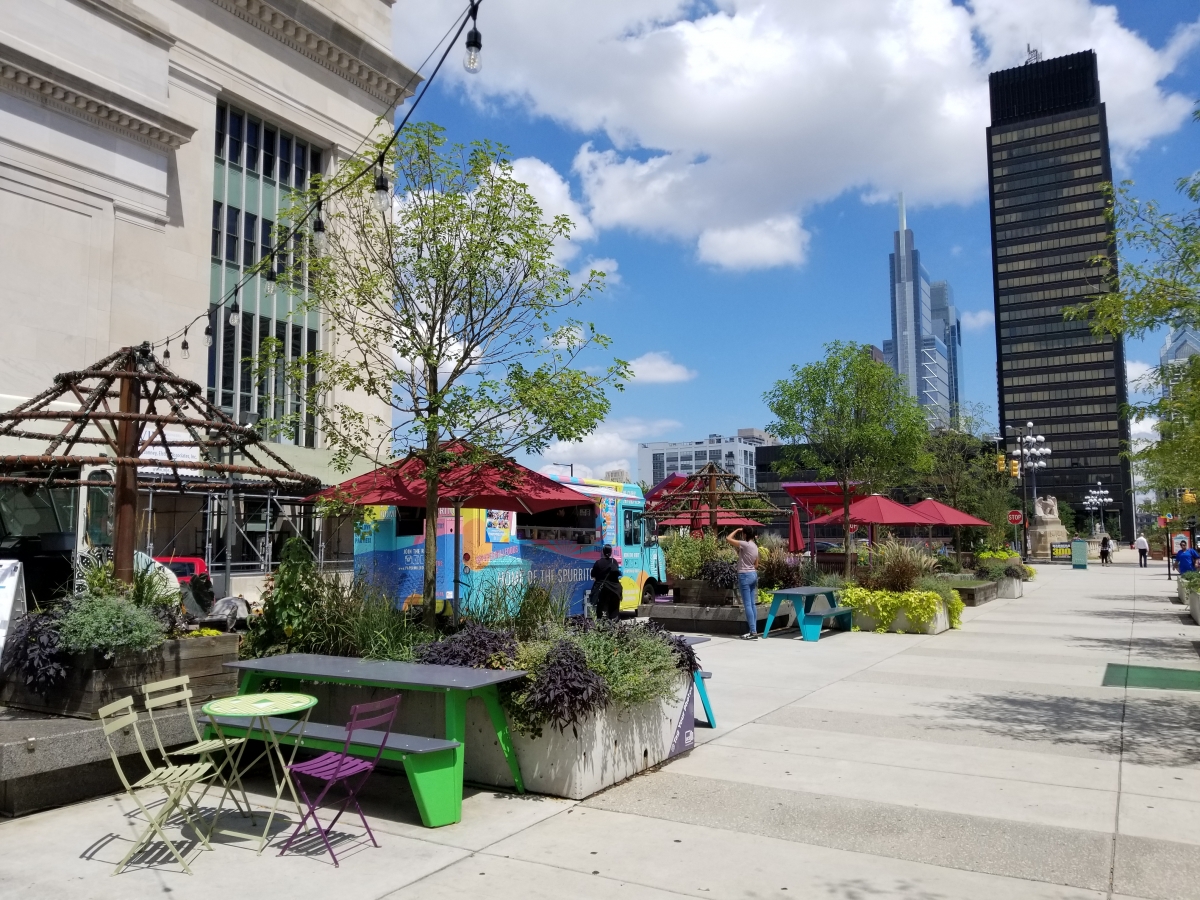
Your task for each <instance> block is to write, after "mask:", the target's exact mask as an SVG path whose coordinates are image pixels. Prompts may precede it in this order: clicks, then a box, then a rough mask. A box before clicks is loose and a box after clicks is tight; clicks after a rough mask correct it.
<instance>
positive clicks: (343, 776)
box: [279, 694, 400, 866]
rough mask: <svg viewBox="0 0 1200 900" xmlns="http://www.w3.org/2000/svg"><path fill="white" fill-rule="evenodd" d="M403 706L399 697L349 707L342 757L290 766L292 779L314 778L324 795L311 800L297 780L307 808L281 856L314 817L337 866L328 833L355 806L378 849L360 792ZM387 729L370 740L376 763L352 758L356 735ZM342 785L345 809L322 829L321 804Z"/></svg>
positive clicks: (336, 755) (327, 755)
mask: <svg viewBox="0 0 1200 900" xmlns="http://www.w3.org/2000/svg"><path fill="white" fill-rule="evenodd" d="M399 706H400V695H399V694H397V695H396V696H394V697H389V698H387V699H386V700H376V701H375V702H374V703H360V704H358V705H357V706H352V707H350V723H349V724H348V725H347V726H346V743H345V745H344V746H343V747H342V752H341V753H334V752H332V751H331V752H329V753H323V754H321V755H320V756H318V757H317V758H316V759H310V760H308V761H307V762H302V763H294V764H293V765H290V766H288V772H289V773H290V774H291V775H301V776H305V777H307V778H311V779H313V780H314V781H317V782H324V785H323V786H322V787H321V791H320V793H319V794H317V797H316V800H310V799H309V797H308V792H307V791H305V790H304V780H303V778H294V779H293V780H292V783H293V784H295V786H296V790H297V791H299V792H300V796H301V798H303V800H304V803H305V805H306V806H307V807H308V812H306V813H305V814H304V816H303V818H301V819H300V823H299V824H298V825H297V826H296V830H295V831H293V832H292V836H291V837H290V838H288V839H287V843H286V844H284V845H283V849H282V850H280V851H279V855H280V856H283V854H284V853H286V852H287V849H288V847H290V846H291V845H292V841H294V840H295V839H296V836H297V835H298V834H300V831H301V829H304V830H305V831H307V828H306V826H305V824H304V823H305V822H306V821H307V820H308V819H309V818H310V817H311V818H312V820H313V825H315V826H316V828H317V833H318V834H319V835H321V840H322V841H324V843H325V849H326V850H328V851H329V855H330V856H331V857H333V864H334V866H337V865H338V861H337V855H336V854H335V853H334V852H333V846H332V845H331V844H330V843H329V832H330V831H332V830H333V826H334V825H336V824H337V820H338V819H340V818H341V817H342V813H344V812H345V811H346V808H347V807H348V806H349V805H350V804H351V803H353V804H354V808H355V809H356V810H357V811H358V817H359V818H360V819H362V823H363V827H364V828H365V829H367V836H368V837H370V838H371V843H372V844H374V845H375V846H376V847H378V846H379V842H378V841H377V840H375V835H374V834H373V833H372V831H371V826H370V825H368V824H367V817H366V816H364V815H363V811H362V807H361V806H359V805H358V792H359V791H360V790H362V788H363V786H364V785H365V784H366V783H367V779H368V778H370V777H371V773H372V772H374V771H375V765H376V764H377V763H378V762H379V757H380V756H381V755H382V754H383V748H384V746H385V745H386V744H387V740H388V736H389V735H390V734H391V733H392V722H393V721H394V720H395V718H396V710H397V709H398V708H399ZM385 723H386V728H385V729H384V731H383V734H382V736H381V735H380V734H379V732H375V733H374V734H372V735H371V736H370V741H369V742H367V743H368V744H369V745H374V744H375V742H376V740H378V743H379V748H378V749H377V750H376V751H375V758H374V759H358V758H356V757H353V756H351V755H350V745H351V744H353V743H354V733H355V732H356V731H365V730H367V729H369V728H372V727H373V726H376V725H384V724H385ZM336 784H341V785H342V787H343V788H344V789H345V791H346V796H345V797H344V798H343V800H342V805H341V807H340V808H339V809H338V811H337V815H335V816H334V817H333V821H332V822H330V823H329V825H328V826H326V827H324V828H323V827H322V826H321V823H320V821H319V820H318V819H317V808H318V807H320V805H321V801H323V800H324V799H325V795H326V794H328V793H329V791H330V790H331V789H332V788H333V786H334V785H336Z"/></svg>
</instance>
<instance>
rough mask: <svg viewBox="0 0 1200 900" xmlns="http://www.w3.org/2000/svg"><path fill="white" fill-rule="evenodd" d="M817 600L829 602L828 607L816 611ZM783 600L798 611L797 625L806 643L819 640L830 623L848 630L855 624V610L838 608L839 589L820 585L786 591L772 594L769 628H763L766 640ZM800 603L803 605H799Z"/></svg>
mask: <svg viewBox="0 0 1200 900" xmlns="http://www.w3.org/2000/svg"><path fill="white" fill-rule="evenodd" d="M817 597H825V598H826V599H827V600H828V601H829V608H828V609H822V610H818V611H816V612H814V611H813V608H812V607H813V602H814V601H815V600H816V599H817ZM784 600H789V601H791V604H792V609H794V610H795V611H796V624H798V625H799V626H800V637H801V639H803V640H806V641H815V640H819V639H820V637H821V628H822V626H823V625H824V624H825V622H826V621H827V620H832V621H833V623H834V625H837V626H841V628H842V629H844V630H847V631H848V630H849V629H850V627H851V626H852V625H853V624H854V610H852V609H851V608H850V607H848V606H839V605H838V602H837V591H836V589H834V588H831V587H820V586H812V587H799V588H784V589H783V590H779V591H774V592H772V597H771V609H770V611H769V612H768V613H767V624H766V627H765V628H763V637H764V638H766V636H767V635H768V634H770V633H771V625H772V624H773V623H774V622H775V615H776V613H778V612H779V604H780V603H782V602H783V601H784ZM797 600H800V601H802V602H800V603H797Z"/></svg>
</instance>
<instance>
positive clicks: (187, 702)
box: [142, 675, 254, 823]
mask: <svg viewBox="0 0 1200 900" xmlns="http://www.w3.org/2000/svg"><path fill="white" fill-rule="evenodd" d="M142 695H143V699H144V702H145V705H146V715H148V716H149V717H150V728H151V730H152V731H153V732H154V742H155V743H156V744H158V752H159V753H161V754H162V757H163V762H164V763H166V764H167V765H168V766H173V765H175V763H174V762H173V761H172V759H171V757H184V758H187V757H196V758H197V759H198V761H199V762H206V763H208V764H209V765H210V766H212V774H211V775H210V776H208V777H207V778H206V780H205V784H204V790H203V791H202V792H201V793H200V796H199V798H198V799H197V800H196V801H195V802H194V803H193V804H192V808H193V810H195V809H196V807H197V806H198V805H199V804H200V802H201V801H202V800H203V799H204V797H205V795H207V794H208V790H209V788H211V787H212V786H213V784H214V783H215V782H220V784H221V787H222V788H223V789H224V791H225V794H226V795H228V796H229V797H230V798H232V800H233V804H234V806H236V807H237V809H238V812H240V813H241V814H242V815H243V816H244V815H249V816H250V822H251V823H253V822H254V808H253V807H252V806H251V805H250V798H249V797H247V796H246V788H245V787H244V786H243V785H242V777H241V775H239V774H238V771H237V766H236V765H235V759H234V754H233V748H234V747H237V746H238V745H239V744H244V743H245V742H246V739H245V738H229V739H227V740H226V741H224V742H222V741H221V739H220V738H212V739H210V740H207V741H206V740H204V738H202V737H201V736H200V729H199V728H198V727H197V726H196V714H195V713H194V712H192V696H193V695H192V688H191V680H190V679H189V678H188V676H186V675H180V676H178V677H176V678H167V679H165V680H163V681H156V682H154V683H153V684H147V685H145V686H144V687H143V688H142ZM176 703H182V704H184V706H186V707H187V712H188V716H187V718H188V724H190V725H191V726H192V734H193V736H194V737H195V738H196V741H195V743H192V744H188V745H187V746H186V747H181V748H179V749H178V750H172V751H170V752H169V753H168V752H167V749H166V747H165V746H163V740H162V735H160V734H159V733H158V722H157V721H155V718H154V710H156V709H161V708H162V707H164V706H174V705H175V704H176ZM213 754H217V755H218V756H221V757H223V758H222V759H221V761H220V762H219V763H218V761H217V759H216V757H215V756H214V755H213ZM226 766H228V767H229V773H230V774H229V776H228V777H226V775H225V768H226ZM231 782H232V783H231ZM234 785H236V786H237V789H238V790H239V791H241V792H242V800H243V801H244V802H245V804H246V808H245V809H244V810H243V809H242V804H241V803H239V802H238V799H237V795H236V794H235V793H234V792H233V786H234ZM196 814H197V815H199V811H198V810H197V811H196Z"/></svg>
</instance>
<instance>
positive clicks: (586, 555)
mask: <svg viewBox="0 0 1200 900" xmlns="http://www.w3.org/2000/svg"><path fill="white" fill-rule="evenodd" d="M551 477H553V476H551ZM555 480H556V481H560V482H561V483H562V484H565V485H568V486H570V487H571V488H573V489H574V490H576V491H578V492H579V493H581V494H584V495H586V496H587V497H590V498H591V499H592V502H591V503H588V504H581V505H579V506H567V507H562V508H560V509H552V510H548V511H546V512H541V513H535V514H529V513H514V512H509V511H507V510H494V509H463V510H462V511H461V515H460V519H459V522H460V530H461V535H460V541H461V553H462V569H461V573H460V576H459V598H460V612H465V613H467V614H469V611H470V608H471V604H472V602H473V601H475V600H477V599H478V598H479V597H481V596H482V593H483V591H484V590H486V589H487V588H488V587H489V586H490V585H520V584H526V583H530V582H538V583H542V584H544V585H546V586H547V587H548V588H550V590H551V592H552V594H553V595H554V596H555V597H558V598H562V599H563V600H565V601H566V603H567V605H568V610H569V614H570V615H580V614H582V613H583V611H584V609H585V606H586V603H587V598H588V594H589V592H590V591H591V587H592V580H591V579H592V576H591V571H592V564H593V563H595V562H596V560H597V559H599V558H600V553H601V550H602V548H603V547H604V545H605V544H608V545H610V546H611V547H612V548H613V558H614V559H615V560H617V562H618V563H620V565H621V586H622V589H623V593H622V598H621V612H622V613H627V614H629V613H636V612H637V608H638V605H639V604H640V603H650V602H653V600H654V597H655V596H656V595H657V594H659V593H662V592H663V591H665V589H666V561H665V560H664V558H663V553H662V548H660V547H659V546H658V539H657V537H656V535H655V533H654V525H653V522H652V521H650V520H649V519H645V518H643V512H644V510H645V507H646V501H645V498H644V497H643V496H642V489H641V488H640V487H639V486H638V485H636V484H627V483H622V482H619V481H598V480H594V479H590V478H573V477H572V478H556V479H555ZM367 520H368V521H367V523H366V524H365V525H364V527H362V528H360V529H359V531H358V533H357V534H356V536H355V541H354V573H355V575H356V576H357V577H359V578H363V579H365V580H367V581H370V582H372V583H374V584H377V585H378V586H379V587H381V588H383V589H384V590H386V591H388V593H389V594H391V595H392V596H395V597H401V598H403V600H404V602H405V603H406V604H412V603H420V602H421V593H422V592H421V588H422V584H423V580H424V574H425V510H423V509H415V508H409V507H396V506H378V507H370V508H369V509H368V515H367ZM437 542H438V547H437V596H438V598H439V600H441V599H445V600H449V599H451V598H453V596H454V575H453V568H452V563H451V561H452V560H453V558H454V510H453V509H448V508H443V509H440V510H439V511H438V523H437Z"/></svg>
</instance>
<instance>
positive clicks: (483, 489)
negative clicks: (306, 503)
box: [315, 448, 594, 513]
mask: <svg viewBox="0 0 1200 900" xmlns="http://www.w3.org/2000/svg"><path fill="white" fill-rule="evenodd" d="M448 449H450V450H451V452H453V448H448ZM424 472H425V464H424V463H423V462H422V461H421V460H419V459H417V458H415V457H413V456H409V457H407V458H405V459H402V460H398V461H397V462H394V463H392V464H391V465H387V466H381V467H380V468H378V469H376V470H375V471H373V472H367V473H366V474H365V475H358V476H356V477H354V478H349V479H347V480H346V481H343V482H342V483H341V484H339V485H336V486H334V487H331V488H326V489H325V490H323V491H321V492H320V493H318V494H316V495H315V496H316V497H321V498H325V499H338V500H341V501H343V502H345V503H349V504H351V505H353V506H412V507H417V508H421V509H423V508H424V507H425V479H424V477H423V474H424ZM593 502H594V501H593V499H592V498H591V497H588V496H587V495H585V494H581V493H580V492H579V491H576V490H572V489H571V488H569V487H567V486H566V485H564V484H559V483H558V482H557V481H555V480H553V479H552V478H547V477H546V476H545V475H542V474H540V473H538V472H535V471H533V470H532V469H527V468H525V467H524V466H522V465H519V464H518V463H515V462H513V461H512V460H511V459H506V458H503V457H497V458H496V459H495V460H494V461H492V462H488V463H484V464H481V465H470V464H465V463H464V464H460V465H457V466H454V467H453V468H451V469H448V470H447V471H446V472H444V473H443V474H442V478H441V483H440V485H439V487H438V505H439V506H452V505H454V504H455V503H460V504H461V505H462V506H464V507H466V508H467V509H504V510H509V511H510V512H523V513H539V512H545V511H546V510H548V509H559V508H561V507H564V506H584V505H591V504H592V503H593Z"/></svg>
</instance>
